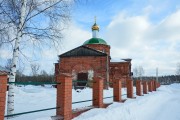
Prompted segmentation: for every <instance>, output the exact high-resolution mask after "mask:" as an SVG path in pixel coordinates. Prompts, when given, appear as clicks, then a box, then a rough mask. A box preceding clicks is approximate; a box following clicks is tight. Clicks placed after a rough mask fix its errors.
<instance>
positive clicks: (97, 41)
mask: <svg viewBox="0 0 180 120" xmlns="http://www.w3.org/2000/svg"><path fill="white" fill-rule="evenodd" d="M87 44H103V45H107V43H106V41H105V40H103V39H101V38H91V39H89V40H86V41H85V42H84V44H83V45H87Z"/></svg>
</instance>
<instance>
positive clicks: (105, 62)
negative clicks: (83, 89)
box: [55, 21, 131, 83]
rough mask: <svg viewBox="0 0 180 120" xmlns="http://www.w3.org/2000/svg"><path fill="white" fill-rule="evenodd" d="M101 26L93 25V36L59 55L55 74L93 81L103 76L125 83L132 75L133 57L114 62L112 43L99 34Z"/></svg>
mask: <svg viewBox="0 0 180 120" xmlns="http://www.w3.org/2000/svg"><path fill="white" fill-rule="evenodd" d="M98 33H99V26H98V25H97V24H96V21H95V23H94V25H93V26H92V38H90V39H88V40H86V41H85V42H84V43H83V44H82V45H81V46H79V47H76V48H74V49H72V50H70V51H67V52H65V53H63V54H61V55H59V60H58V63H55V74H56V75H57V74H60V73H69V74H71V75H72V79H73V80H81V81H82V80H84V81H91V80H92V79H93V77H95V76H101V77H103V78H104V81H105V82H111V81H113V80H114V79H121V80H122V82H123V83H126V80H127V79H129V78H130V77H131V59H122V60H123V61H122V60H121V61H119V62H112V61H111V56H110V45H108V44H107V43H106V41H105V40H103V39H102V38H100V37H99V36H98Z"/></svg>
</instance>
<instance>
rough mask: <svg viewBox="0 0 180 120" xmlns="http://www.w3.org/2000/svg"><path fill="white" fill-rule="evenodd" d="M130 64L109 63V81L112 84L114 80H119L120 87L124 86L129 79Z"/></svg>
mask: <svg viewBox="0 0 180 120" xmlns="http://www.w3.org/2000/svg"><path fill="white" fill-rule="evenodd" d="M130 66H131V63H130V62H111V63H110V73H109V81H110V82H112V81H113V80H114V79H121V81H122V86H123V87H125V86H126V80H127V79H129V78H130V73H131V69H130V68H131V67H130Z"/></svg>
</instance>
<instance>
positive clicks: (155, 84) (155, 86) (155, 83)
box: [154, 80, 157, 91]
mask: <svg viewBox="0 0 180 120" xmlns="http://www.w3.org/2000/svg"><path fill="white" fill-rule="evenodd" d="M156 88H157V82H156V80H154V91H156Z"/></svg>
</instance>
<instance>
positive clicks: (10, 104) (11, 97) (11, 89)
mask: <svg viewBox="0 0 180 120" xmlns="http://www.w3.org/2000/svg"><path fill="white" fill-rule="evenodd" d="M26 3H27V1H26V0H21V12H20V20H19V25H18V28H17V38H16V40H15V46H14V50H13V59H12V65H11V71H10V76H9V82H15V76H16V66H17V62H18V57H19V43H20V40H21V37H22V30H23V27H24V21H25V15H26ZM13 113H14V85H13V84H10V85H9V92H8V102H7V114H8V115H10V114H13Z"/></svg>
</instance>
